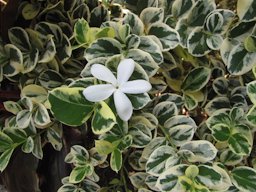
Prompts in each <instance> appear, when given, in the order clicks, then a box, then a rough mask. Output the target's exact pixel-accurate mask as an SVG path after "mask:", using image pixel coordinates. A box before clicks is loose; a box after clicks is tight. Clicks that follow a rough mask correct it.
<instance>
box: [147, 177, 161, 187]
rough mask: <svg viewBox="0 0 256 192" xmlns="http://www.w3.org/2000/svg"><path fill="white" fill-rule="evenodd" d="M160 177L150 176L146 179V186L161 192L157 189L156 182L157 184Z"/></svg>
mask: <svg viewBox="0 0 256 192" xmlns="http://www.w3.org/2000/svg"><path fill="white" fill-rule="evenodd" d="M157 179H158V177H156V176H153V175H148V176H147V177H146V179H145V183H146V185H147V186H148V187H149V188H150V189H152V190H153V191H160V190H159V189H158V188H157V187H156V182H157Z"/></svg>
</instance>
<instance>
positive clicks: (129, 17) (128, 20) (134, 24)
mask: <svg viewBox="0 0 256 192" xmlns="http://www.w3.org/2000/svg"><path fill="white" fill-rule="evenodd" d="M123 23H124V24H128V25H129V26H130V27H131V32H132V34H135V35H142V34H143V32H144V25H143V23H142V21H141V20H140V18H139V17H138V16H137V15H135V14H134V13H131V12H128V13H127V14H126V16H125V17H124V19H123Z"/></svg>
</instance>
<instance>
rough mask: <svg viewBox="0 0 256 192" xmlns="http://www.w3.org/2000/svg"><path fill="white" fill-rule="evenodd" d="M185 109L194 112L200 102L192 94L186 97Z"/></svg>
mask: <svg viewBox="0 0 256 192" xmlns="http://www.w3.org/2000/svg"><path fill="white" fill-rule="evenodd" d="M184 101H185V107H186V108H187V109H188V110H193V109H195V108H196V107H197V106H198V101H197V100H196V98H195V97H194V96H193V95H192V94H185V95H184Z"/></svg>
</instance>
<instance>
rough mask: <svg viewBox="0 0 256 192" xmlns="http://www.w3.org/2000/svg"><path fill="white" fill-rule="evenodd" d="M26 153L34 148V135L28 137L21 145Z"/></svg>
mask: <svg viewBox="0 0 256 192" xmlns="http://www.w3.org/2000/svg"><path fill="white" fill-rule="evenodd" d="M21 149H22V151H23V152H24V153H31V152H32V151H33V149H34V140H33V138H32V137H30V136H29V137H28V138H27V139H26V141H25V142H24V143H23V145H22V147H21Z"/></svg>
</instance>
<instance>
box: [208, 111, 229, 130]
mask: <svg viewBox="0 0 256 192" xmlns="http://www.w3.org/2000/svg"><path fill="white" fill-rule="evenodd" d="M228 112H229V110H228V109H220V110H217V111H215V112H214V113H212V115H211V116H210V117H209V118H208V119H207V121H206V124H207V126H208V127H209V129H212V127H213V126H214V125H217V124H220V123H223V124H226V125H230V124H231V119H230V117H229V115H228Z"/></svg>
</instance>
